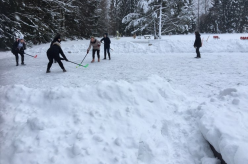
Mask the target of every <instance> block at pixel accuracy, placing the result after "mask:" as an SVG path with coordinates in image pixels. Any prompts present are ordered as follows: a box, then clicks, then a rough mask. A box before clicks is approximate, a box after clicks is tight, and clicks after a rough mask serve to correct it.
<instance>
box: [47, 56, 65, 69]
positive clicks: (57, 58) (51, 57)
mask: <svg viewBox="0 0 248 164" xmlns="http://www.w3.org/2000/svg"><path fill="white" fill-rule="evenodd" d="M47 58H48V60H49V63H48V64H47V71H49V70H50V68H51V67H52V65H53V60H55V61H57V62H58V63H59V66H60V68H61V69H65V68H64V65H63V63H62V62H61V59H60V57H59V55H58V56H56V55H53V54H49V53H47Z"/></svg>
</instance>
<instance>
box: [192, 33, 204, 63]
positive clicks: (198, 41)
mask: <svg viewBox="0 0 248 164" xmlns="http://www.w3.org/2000/svg"><path fill="white" fill-rule="evenodd" d="M201 46H202V41H201V35H200V33H199V32H198V31H196V32H195V43H194V47H195V48H196V54H197V56H196V57H195V58H201V54H200V47H201Z"/></svg>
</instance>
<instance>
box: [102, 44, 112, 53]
mask: <svg viewBox="0 0 248 164" xmlns="http://www.w3.org/2000/svg"><path fill="white" fill-rule="evenodd" d="M101 43H102V42H101ZM102 44H104V43H102ZM109 48H110V47H109ZM110 49H111V50H112V51H114V50H113V49H112V48H110Z"/></svg>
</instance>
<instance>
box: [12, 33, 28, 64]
mask: <svg viewBox="0 0 248 164" xmlns="http://www.w3.org/2000/svg"><path fill="white" fill-rule="evenodd" d="M25 49H26V44H25V42H24V39H23V37H20V38H16V41H15V42H14V44H13V46H12V49H11V52H12V53H13V54H14V55H15V58H16V66H18V65H19V56H18V54H20V55H21V61H22V62H21V64H22V65H25V64H24V50H25Z"/></svg>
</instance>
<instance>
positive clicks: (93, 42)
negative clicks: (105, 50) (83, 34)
mask: <svg viewBox="0 0 248 164" xmlns="http://www.w3.org/2000/svg"><path fill="white" fill-rule="evenodd" d="M100 46H101V42H100V41H99V40H97V39H95V37H94V36H91V38H90V45H89V48H88V49H87V53H89V51H90V49H91V47H93V50H92V61H91V63H94V62H95V53H96V52H97V58H98V62H100Z"/></svg>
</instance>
